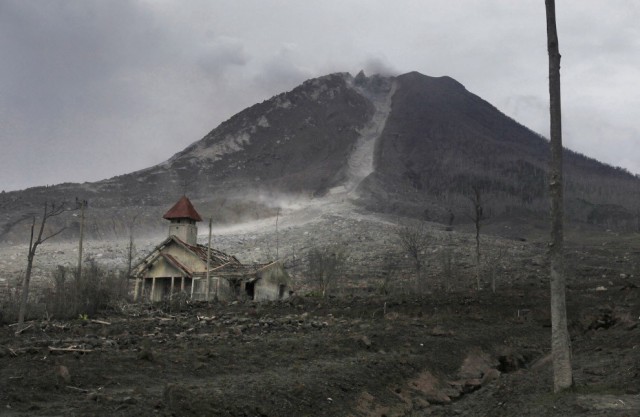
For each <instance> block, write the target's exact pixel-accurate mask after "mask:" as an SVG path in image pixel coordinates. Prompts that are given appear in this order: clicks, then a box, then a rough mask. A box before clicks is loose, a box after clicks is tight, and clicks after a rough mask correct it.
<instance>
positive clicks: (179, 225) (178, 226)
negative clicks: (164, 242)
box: [162, 196, 202, 246]
mask: <svg viewBox="0 0 640 417" xmlns="http://www.w3.org/2000/svg"><path fill="white" fill-rule="evenodd" d="M162 218H163V219H167V220H169V221H170V222H171V223H170V224H169V236H175V237H177V238H178V239H180V240H182V241H183V242H185V243H187V244H189V245H193V246H195V245H196V244H197V243H198V226H197V225H196V222H200V221H202V217H200V215H199V214H198V212H197V211H196V209H195V208H194V207H193V204H191V201H189V199H188V198H187V197H186V196H182V198H180V200H178V202H177V203H176V204H174V206H173V207H171V209H169V211H167V212H166V213H165V214H164V216H162Z"/></svg>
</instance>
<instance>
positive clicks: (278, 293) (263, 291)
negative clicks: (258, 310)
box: [253, 264, 290, 301]
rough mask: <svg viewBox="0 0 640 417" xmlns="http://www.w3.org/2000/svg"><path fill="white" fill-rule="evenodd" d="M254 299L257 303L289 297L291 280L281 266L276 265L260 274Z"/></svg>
mask: <svg viewBox="0 0 640 417" xmlns="http://www.w3.org/2000/svg"><path fill="white" fill-rule="evenodd" d="M258 276H259V277H260V279H259V280H258V281H256V283H255V287H254V295H253V299H254V300H255V301H269V300H283V299H286V298H288V297H289V290H290V287H289V282H290V278H289V275H288V274H287V272H286V271H285V270H284V268H283V266H282V265H281V264H275V265H273V266H270V267H268V268H265V269H264V270H262V271H260V272H259V273H258Z"/></svg>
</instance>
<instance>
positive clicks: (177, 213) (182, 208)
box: [162, 195, 202, 222]
mask: <svg viewBox="0 0 640 417" xmlns="http://www.w3.org/2000/svg"><path fill="white" fill-rule="evenodd" d="M162 218H163V219H167V220H172V219H191V220H195V221H197V222H200V221H202V217H200V215H199V214H198V212H197V211H196V209H195V208H193V204H191V201H189V199H188V198H187V196H184V195H183V196H182V198H181V199H180V200H178V202H177V203H176V204H174V205H173V207H171V208H170V209H169V211H167V212H166V213H165V214H164V216H162Z"/></svg>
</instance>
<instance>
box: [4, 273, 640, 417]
mask: <svg viewBox="0 0 640 417" xmlns="http://www.w3.org/2000/svg"><path fill="white" fill-rule="evenodd" d="M639 295H640V289H638V288H637V286H635V285H634V284H633V283H632V282H631V280H630V279H629V278H628V277H619V278H618V277H616V279H615V280H609V281H607V282H606V285H603V286H599V287H596V286H593V285H590V284H584V285H569V288H568V293H567V300H568V307H569V322H570V330H571V337H572V343H573V355H574V357H573V367H574V378H575V384H576V387H575V389H574V390H571V391H568V392H565V393H561V394H557V395H555V394H553V393H552V388H551V387H552V369H551V363H550V357H549V346H550V330H551V329H550V320H549V313H548V305H549V295H548V289H547V287H546V286H544V285H541V284H537V283H536V284H529V285H525V284H523V285H521V286H514V287H510V288H502V289H499V291H498V292H497V293H496V294H493V293H492V292H491V291H487V290H483V291H479V292H478V291H471V290H465V291H463V292H438V293H434V294H427V295H423V296H419V297H418V296H409V295H405V296H389V295H384V296H383V295H375V294H369V295H362V296H355V295H354V296H344V297H339V298H327V299H322V298H319V297H311V296H309V297H305V296H294V297H292V298H290V299H289V300H287V301H281V302H271V303H262V304H255V303H252V302H234V303H229V304H223V303H210V304H205V303H187V302H186V301H184V300H183V302H182V303H173V304H169V303H165V304H159V305H154V306H150V305H129V306H123V308H122V309H121V311H118V312H113V313H110V314H105V315H103V316H99V317H79V318H78V319H75V320H71V321H56V320H50V321H46V320H44V321H43V320H38V321H31V322H28V323H27V324H28V325H29V327H28V328H27V329H26V330H25V331H24V332H22V333H21V334H19V335H15V329H16V326H15V325H12V324H11V323H4V324H2V325H1V326H0V415H7V416H57V415H60V416H63V415H64V416H147V415H149V416H155V415H157V416H353V417H356V416H387V417H390V416H453V415H460V416H547V415H553V416H578V415H580V416H605V415H606V416H635V415H640V396H639V395H638V394H639V392H640V384H638V381H639V380H640V328H638V316H639V315H640V307H639V303H638V300H639Z"/></svg>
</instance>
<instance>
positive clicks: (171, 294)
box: [169, 277, 175, 297]
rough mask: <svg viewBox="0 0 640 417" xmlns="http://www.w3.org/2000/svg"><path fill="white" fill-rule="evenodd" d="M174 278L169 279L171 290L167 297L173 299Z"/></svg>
mask: <svg viewBox="0 0 640 417" xmlns="http://www.w3.org/2000/svg"><path fill="white" fill-rule="evenodd" d="M174 281H175V277H171V290H170V291H169V297H173V285H174Z"/></svg>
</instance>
